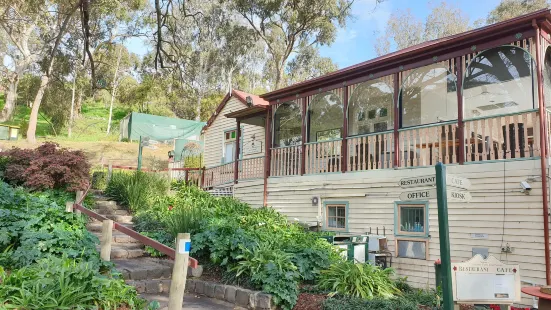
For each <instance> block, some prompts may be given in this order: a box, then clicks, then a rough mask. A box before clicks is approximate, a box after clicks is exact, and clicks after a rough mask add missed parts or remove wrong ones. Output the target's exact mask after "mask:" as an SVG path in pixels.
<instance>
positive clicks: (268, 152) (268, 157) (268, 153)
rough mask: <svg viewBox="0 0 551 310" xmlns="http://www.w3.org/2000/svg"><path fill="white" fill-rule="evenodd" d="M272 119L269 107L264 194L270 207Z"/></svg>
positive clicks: (265, 138) (265, 137)
mask: <svg viewBox="0 0 551 310" xmlns="http://www.w3.org/2000/svg"><path fill="white" fill-rule="evenodd" d="M271 117H272V106H269V107H268V110H267V111H266V124H265V127H264V132H265V136H264V154H265V158H266V159H265V160H264V191H263V192H264V193H263V196H264V198H263V203H262V204H263V205H264V206H267V205H268V177H269V176H270V167H271V161H272V158H271V149H272V134H271V133H272V131H271ZM303 142H304V141H303Z"/></svg>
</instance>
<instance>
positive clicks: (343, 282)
mask: <svg viewBox="0 0 551 310" xmlns="http://www.w3.org/2000/svg"><path fill="white" fill-rule="evenodd" d="M393 272H394V270H393V269H392V268H387V269H384V270H383V269H381V268H380V267H378V266H374V265H371V264H359V263H354V262H351V261H341V262H338V263H336V264H333V265H331V267H329V269H327V270H323V271H322V272H321V275H320V278H319V281H318V288H319V289H322V290H328V291H331V293H330V296H334V295H341V296H352V297H359V298H363V299H373V298H374V297H381V298H391V297H393V296H394V295H395V294H397V293H399V291H398V289H397V288H396V285H395V283H394V281H392V279H391V278H390V276H391V275H392V274H393Z"/></svg>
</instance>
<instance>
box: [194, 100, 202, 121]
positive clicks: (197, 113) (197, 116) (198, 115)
mask: <svg viewBox="0 0 551 310" xmlns="http://www.w3.org/2000/svg"><path fill="white" fill-rule="evenodd" d="M202 99H203V94H202V93H198V94H197V106H196V107H195V120H196V121H200V120H201V101H202Z"/></svg>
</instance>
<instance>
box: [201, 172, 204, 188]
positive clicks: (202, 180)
mask: <svg viewBox="0 0 551 310" xmlns="http://www.w3.org/2000/svg"><path fill="white" fill-rule="evenodd" d="M201 188H205V167H203V168H201Z"/></svg>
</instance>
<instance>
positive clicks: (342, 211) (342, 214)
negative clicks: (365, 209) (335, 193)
mask: <svg viewBox="0 0 551 310" xmlns="http://www.w3.org/2000/svg"><path fill="white" fill-rule="evenodd" d="M337 211H338V213H337V216H340V217H345V216H346V207H338V209H337Z"/></svg>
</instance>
